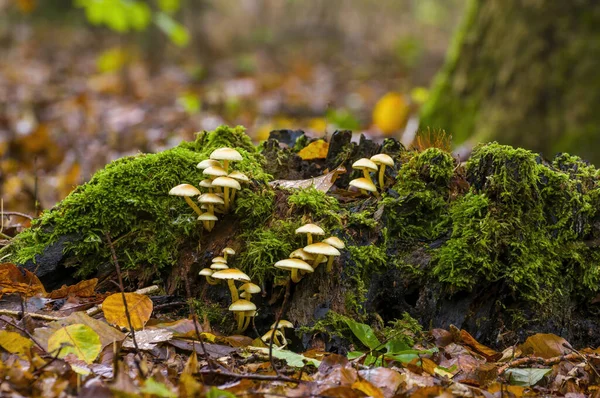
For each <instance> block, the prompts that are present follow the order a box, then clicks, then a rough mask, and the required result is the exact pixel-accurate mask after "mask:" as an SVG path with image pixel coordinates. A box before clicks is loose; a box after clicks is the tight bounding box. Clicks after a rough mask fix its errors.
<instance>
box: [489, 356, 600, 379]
mask: <svg viewBox="0 0 600 398" xmlns="http://www.w3.org/2000/svg"><path fill="white" fill-rule="evenodd" d="M582 357H584V358H594V359H600V355H598V354H579V353H573V354H566V355H560V356H557V357H552V358H548V359H545V358H541V357H525V358H519V359H515V360H512V361H510V362H507V363H506V364H505V365H503V366H501V367H500V368H499V369H498V374H499V375H501V374H503V373H504V372H506V371H507V370H508V369H509V368H514V367H517V366H523V365H531V364H538V365H544V366H552V365H556V364H557V363H560V362H562V361H575V360H576V359H581V358H582Z"/></svg>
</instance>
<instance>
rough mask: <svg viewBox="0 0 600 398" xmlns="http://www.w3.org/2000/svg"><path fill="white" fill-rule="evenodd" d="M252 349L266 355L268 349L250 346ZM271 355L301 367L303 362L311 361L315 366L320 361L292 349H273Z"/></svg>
mask: <svg viewBox="0 0 600 398" xmlns="http://www.w3.org/2000/svg"><path fill="white" fill-rule="evenodd" d="M252 350H253V351H254V350H256V351H260V352H263V353H264V354H266V355H269V349H268V348H263V347H252ZM273 356H274V357H275V358H277V359H283V360H284V361H285V362H287V364H288V365H289V366H295V367H297V368H301V367H303V366H304V364H305V363H309V364H310V363H311V364H313V365H315V366H316V367H319V365H320V364H321V361H319V360H317V359H313V358H307V357H305V356H304V355H300V354H296V353H295V352H292V351H287V350H273Z"/></svg>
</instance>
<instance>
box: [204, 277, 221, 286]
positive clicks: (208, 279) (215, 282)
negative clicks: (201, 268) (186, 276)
mask: <svg viewBox="0 0 600 398" xmlns="http://www.w3.org/2000/svg"><path fill="white" fill-rule="evenodd" d="M206 282H208V284H209V285H216V284H218V283H219V281H218V280H216V279H215V278H211V277H210V276H208V275H207V276H206Z"/></svg>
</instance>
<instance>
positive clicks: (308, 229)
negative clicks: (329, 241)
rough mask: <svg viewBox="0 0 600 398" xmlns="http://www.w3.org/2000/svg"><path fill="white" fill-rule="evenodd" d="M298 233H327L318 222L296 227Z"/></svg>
mask: <svg viewBox="0 0 600 398" xmlns="http://www.w3.org/2000/svg"><path fill="white" fill-rule="evenodd" d="M296 233H297V234H313V235H325V231H323V228H321V227H319V226H318V225H316V224H304V225H303V226H301V227H300V228H298V229H296Z"/></svg>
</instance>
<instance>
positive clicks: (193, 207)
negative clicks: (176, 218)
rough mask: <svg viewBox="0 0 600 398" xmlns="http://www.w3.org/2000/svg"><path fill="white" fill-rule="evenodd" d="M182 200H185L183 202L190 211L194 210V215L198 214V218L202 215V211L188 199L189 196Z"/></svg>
mask: <svg viewBox="0 0 600 398" xmlns="http://www.w3.org/2000/svg"><path fill="white" fill-rule="evenodd" d="M183 198H184V199H185V201H186V202H187V204H188V205H190V207H191V208H192V209H194V211H195V212H196V214H198V215H199V216H201V215H202V210H200V208H198V206H196V204H195V203H194V202H192V199H190V197H189V196H184V197H183Z"/></svg>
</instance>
